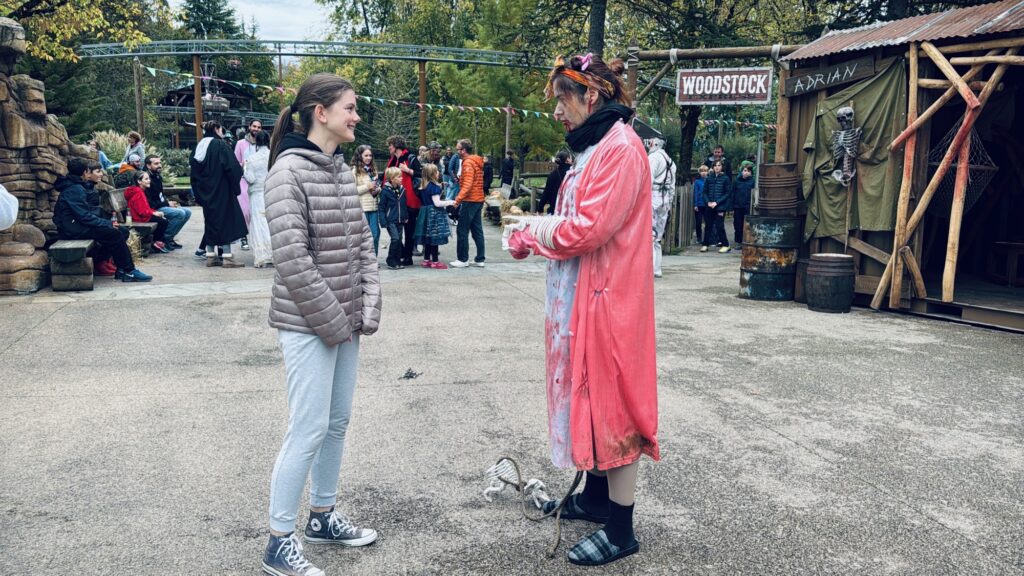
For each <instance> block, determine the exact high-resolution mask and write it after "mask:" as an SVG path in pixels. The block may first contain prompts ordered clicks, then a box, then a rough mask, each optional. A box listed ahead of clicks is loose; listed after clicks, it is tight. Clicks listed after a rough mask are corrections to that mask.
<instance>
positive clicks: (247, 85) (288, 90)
mask: <svg viewBox="0 0 1024 576" xmlns="http://www.w3.org/2000/svg"><path fill="white" fill-rule="evenodd" d="M143 68H144V69H145V70H146V72H149V75H150V76H156V75H157V73H158V72H159V73H160V74H165V75H167V76H180V77H185V78H191V79H193V80H195V79H196V78H198V79H199V80H203V81H207V80H208V81H210V82H216V83H218V84H230V85H231V86H235V87H238V88H253V89H260V90H270V91H271V92H280V93H281V94H285V93H287V94H292V95H294V94H296V93H297V92H298V90H296V89H295V88H286V87H284V86H268V85H267V84H255V83H253V82H239V81H237V80H225V79H223V78H214V77H212V76H196V75H194V74H189V73H188V72H175V71H174V70H164V69H163V68H152V67H150V66H143Z"/></svg>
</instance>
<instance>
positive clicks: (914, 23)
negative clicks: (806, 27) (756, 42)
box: [782, 0, 1024, 60]
mask: <svg viewBox="0 0 1024 576" xmlns="http://www.w3.org/2000/svg"><path fill="white" fill-rule="evenodd" d="M1021 29H1024V0H1003V2H995V3H992V4H982V5H980V6H971V7H970V8H958V9H956V10H949V11H947V12H937V13H935V14H925V15H923V16H914V17H911V18H904V19H903V20H895V21H893V22H877V23H875V24H869V25H867V26H861V27H860V28H853V29H850V30H836V31H834V32H829V33H828V34H826V35H825V36H822V37H821V38H818V39H817V40H815V41H814V42H811V43H810V44H807V45H806V46H804V47H803V48H801V49H799V50H797V51H796V52H793V53H792V54H790V55H788V56H786V57H784V58H782V59H783V60H804V59H807V58H817V57H819V56H827V55H829V54H835V53H837V52H853V51H856V50H865V49H868V48H877V47H879V46H899V45H901V44H909V43H910V42H923V41H926V40H927V41H934V40H942V39H947V38H968V37H971V36H978V35H982V34H999V33H1002V32H1013V31H1016V30H1021Z"/></svg>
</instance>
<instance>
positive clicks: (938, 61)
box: [921, 42, 981, 110]
mask: <svg viewBox="0 0 1024 576" xmlns="http://www.w3.org/2000/svg"><path fill="white" fill-rule="evenodd" d="M921 49H922V50H924V52H925V54H927V55H928V57H929V58H931V59H932V62H933V63H934V64H935V66H936V67H937V68H938V69H939V71H940V72H942V74H943V75H944V76H945V77H946V78H948V79H949V81H950V82H952V83H953V86H955V87H956V89H957V91H958V92H960V96H961V97H963V99H964V102H967V108H969V109H971V110H974V109H975V108H977V107H978V106H980V105H981V103H980V102H978V97H977V96H975V95H974V92H971V89H970V87H968V86H967V83H966V82H964V79H963V78H961V77H960V74H959V73H958V72H957V71H956V69H955V68H953V65H952V64H950V63H949V60H946V57H945V56H943V55H942V52H939V49H938V48H936V47H935V45H934V44H932V43H931V42H922V43H921Z"/></svg>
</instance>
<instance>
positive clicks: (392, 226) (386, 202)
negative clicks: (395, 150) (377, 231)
mask: <svg viewBox="0 0 1024 576" xmlns="http://www.w3.org/2000/svg"><path fill="white" fill-rule="evenodd" d="M404 196H405V188H404V187H403V186H402V171H401V170H399V169H398V167H396V166H391V167H390V168H388V169H386V170H384V186H383V188H381V191H380V195H378V196H377V219H378V220H379V221H380V227H381V228H384V229H386V230H387V231H388V236H390V237H391V240H390V242H389V243H388V258H387V266H388V268H390V269H392V270H399V269H401V268H405V266H403V265H402V229H403V225H404V224H405V223H406V222H407V221H408V220H409V211H408V208H407V207H406V204H405V197H404ZM407 240H410V241H411V239H407Z"/></svg>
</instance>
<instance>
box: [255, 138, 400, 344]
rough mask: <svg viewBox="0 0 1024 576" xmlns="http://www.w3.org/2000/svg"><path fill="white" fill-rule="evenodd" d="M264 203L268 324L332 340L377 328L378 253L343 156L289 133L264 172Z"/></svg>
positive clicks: (344, 338) (378, 310)
mask: <svg viewBox="0 0 1024 576" xmlns="http://www.w3.org/2000/svg"><path fill="white" fill-rule="evenodd" d="M266 203H267V222H268V223H269V224H270V241H271V246H272V247H273V250H274V268H275V270H274V288H273V292H272V297H271V301H270V325H271V326H273V327H275V328H280V329H283V330H293V331H296V332H303V333H306V334H316V335H317V336H319V337H320V338H321V339H322V340H323V341H324V343H326V344H327V345H329V346H334V345H336V344H340V343H342V342H346V341H347V340H349V338H350V337H351V336H352V334H354V333H360V334H363V335H369V334H373V333H374V332H376V331H377V326H378V325H379V323H380V308H381V293H380V280H379V278H378V275H377V257H376V256H375V255H374V253H373V237H372V236H371V235H370V228H369V227H368V226H367V225H366V219H365V218H364V217H363V209H362V205H361V204H360V202H359V197H358V195H357V193H356V185H355V178H354V176H353V173H352V169H351V168H349V167H348V165H347V164H345V160H344V158H343V157H342V156H341V155H340V154H338V155H335V156H331V155H328V154H324V153H323V152H321V151H320V149H319V148H316V146H315V145H314V144H313V143H312V142H309V140H307V139H306V138H304V137H302V136H300V135H298V134H288V135H286V136H285V138H284V140H283V142H282V151H281V152H280V154H279V155H278V157H277V160H276V161H275V162H274V165H273V167H271V169H270V173H269V174H268V175H267V184H266Z"/></svg>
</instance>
